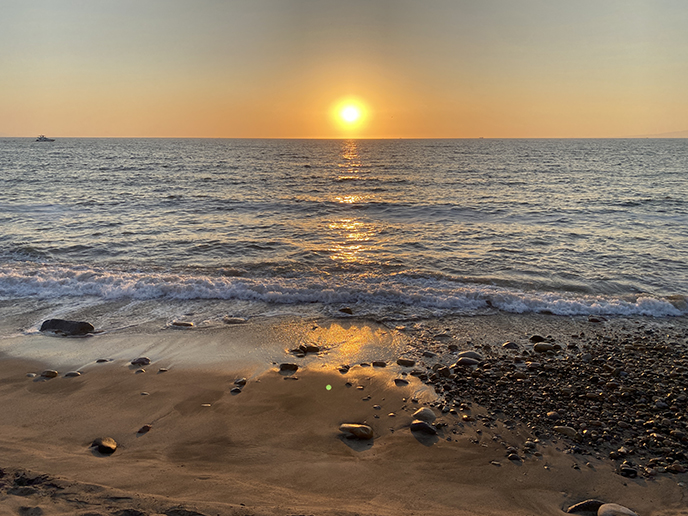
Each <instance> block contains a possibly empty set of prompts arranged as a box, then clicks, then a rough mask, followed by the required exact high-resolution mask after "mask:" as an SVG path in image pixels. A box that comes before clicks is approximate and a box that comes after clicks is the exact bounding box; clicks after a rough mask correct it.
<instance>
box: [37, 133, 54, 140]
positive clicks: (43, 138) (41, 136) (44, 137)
mask: <svg viewBox="0 0 688 516" xmlns="http://www.w3.org/2000/svg"><path fill="white" fill-rule="evenodd" d="M36 141H37V142H54V141H55V140H53V139H52V138H46V136H45V135H44V134H41V135H39V136H38V138H36Z"/></svg>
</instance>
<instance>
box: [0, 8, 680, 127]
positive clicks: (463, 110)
mask: <svg viewBox="0 0 688 516" xmlns="http://www.w3.org/2000/svg"><path fill="white" fill-rule="evenodd" d="M574 4H575V5H574ZM0 12H2V13H3V16H2V17H0V70H2V73H1V74H0V91H1V92H2V95H0V136H35V135H36V134H38V133H44V134H48V135H50V136H58V137H69V136H73V137H80V136H82V137H88V136H98V137H213V138H342V137H347V138H348V137H354V138H476V137H486V138H491V137H493V138H567V137H627V136H637V135H654V134H660V133H671V132H678V131H685V130H688V109H687V108H688V98H687V97H686V95H685V85H686V84H688V31H686V30H685V27H688V4H684V3H681V2H679V1H678V0H659V1H652V2H651V1H639V0H624V1H621V0H609V1H607V2H604V3H600V2H597V1H592V0H581V1H579V2H564V1H556V0H555V1H550V2H544V1H541V0H525V1H519V2H513V1H507V0H486V1H481V2H471V1H468V0H432V1H428V2H418V1H412V0H395V1H392V0H367V1H364V0H352V1H350V2H335V1H333V0H322V1H318V2H315V1H308V0H252V1H248V0H237V1H234V2H224V1H220V0H203V1H200V2H191V1H186V0H164V1H163V0H139V1H136V2H135V1H133V0H121V1H118V2H107V1H105V0H91V1H88V2H87V1H84V0H37V1H36V2H30V3H29V2H17V1H10V0H0ZM352 98H353V99H357V101H358V102H359V103H360V105H361V106H363V107H364V112H365V113H364V116H362V117H361V120H360V122H359V123H355V124H344V123H342V122H341V120H338V119H337V116H336V115H333V112H334V111H336V110H337V109H338V106H340V105H341V103H342V102H343V101H344V100H346V99H352Z"/></svg>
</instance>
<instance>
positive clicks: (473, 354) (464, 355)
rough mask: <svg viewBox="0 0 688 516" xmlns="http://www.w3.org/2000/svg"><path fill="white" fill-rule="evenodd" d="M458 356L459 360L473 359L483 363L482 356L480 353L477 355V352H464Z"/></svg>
mask: <svg viewBox="0 0 688 516" xmlns="http://www.w3.org/2000/svg"><path fill="white" fill-rule="evenodd" d="M458 356H459V360H460V359H462V358H472V359H473V360H477V361H478V362H482V361H483V357H482V355H480V354H479V353H476V352H475V351H462V352H461V353H459V355H458Z"/></svg>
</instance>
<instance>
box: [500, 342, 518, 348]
mask: <svg viewBox="0 0 688 516" xmlns="http://www.w3.org/2000/svg"><path fill="white" fill-rule="evenodd" d="M502 347H503V348H504V349H518V344H516V343H515V342H511V341H509V342H505V343H504V344H502Z"/></svg>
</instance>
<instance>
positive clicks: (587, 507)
mask: <svg viewBox="0 0 688 516" xmlns="http://www.w3.org/2000/svg"><path fill="white" fill-rule="evenodd" d="M603 505H604V502H601V501H600V500H593V499H590V500H585V501H584V502H579V503H577V504H574V505H572V506H571V507H569V508H568V509H567V510H566V512H567V513H569V514H576V513H579V512H593V513H597V509H599V508H600V507H602V506H603Z"/></svg>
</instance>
